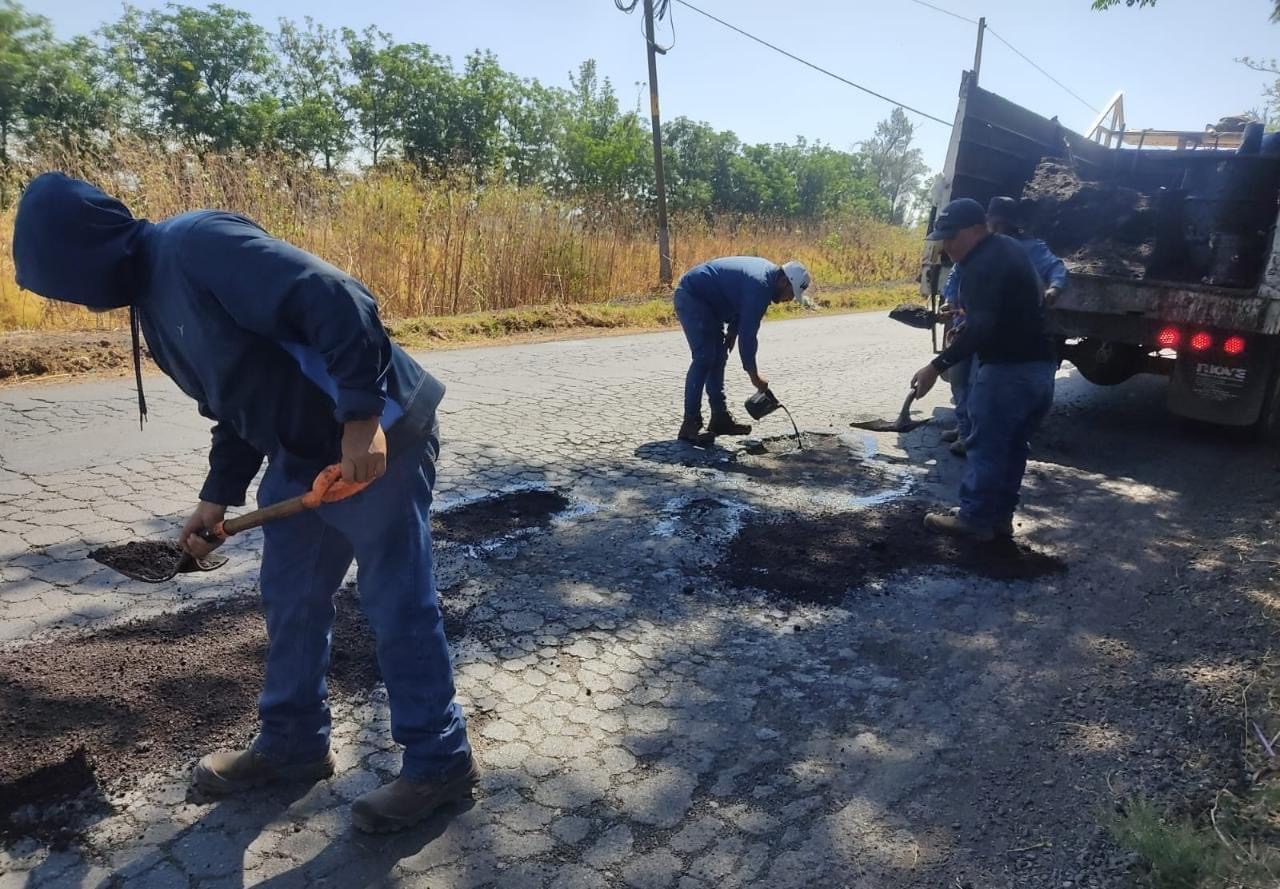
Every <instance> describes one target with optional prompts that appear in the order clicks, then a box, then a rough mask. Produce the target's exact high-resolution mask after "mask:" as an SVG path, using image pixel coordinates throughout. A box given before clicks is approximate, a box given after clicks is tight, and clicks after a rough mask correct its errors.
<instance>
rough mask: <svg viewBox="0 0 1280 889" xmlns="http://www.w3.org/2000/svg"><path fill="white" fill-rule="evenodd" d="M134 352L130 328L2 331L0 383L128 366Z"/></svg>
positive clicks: (113, 369) (124, 368) (123, 368)
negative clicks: (51, 331)
mask: <svg viewBox="0 0 1280 889" xmlns="http://www.w3.org/2000/svg"><path fill="white" fill-rule="evenodd" d="M143 354H144V355H145V354H146V348H145V346H144V347H143ZM131 355H132V349H131V345H130V339H129V333H128V331H122V330H91V331H78V332H71V333H46V332H40V333H0V383H10V382H15V381H17V380H26V379H36V378H39V377H50V376H59V375H66V374H93V373H102V372H104V371H115V370H127V369H128V368H130V367H132V365H133V359H132V357H131Z"/></svg>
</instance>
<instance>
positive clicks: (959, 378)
mask: <svg viewBox="0 0 1280 889" xmlns="http://www.w3.org/2000/svg"><path fill="white" fill-rule="evenodd" d="M987 228H988V229H990V230H991V232H992V233H993V234H997V235H1007V236H1008V237H1011V238H1013V239H1014V240H1015V241H1017V242H1018V245H1019V246H1020V247H1022V249H1023V250H1025V251H1026V253H1027V258H1028V259H1030V260H1031V264H1032V265H1033V266H1035V269H1036V273H1037V274H1038V275H1039V276H1040V283H1041V285H1042V286H1043V287H1044V299H1045V303H1046V304H1047V305H1050V306H1052V305H1053V304H1054V302H1055V301H1057V299H1058V296H1059V295H1060V294H1061V293H1062V292H1063V291H1064V290H1066V288H1067V266H1066V264H1065V263H1063V261H1062V260H1061V259H1059V258H1058V257H1057V256H1055V255H1054V253H1053V251H1052V250H1050V249H1049V245H1048V244H1046V243H1045V242H1044V241H1042V240H1040V239H1039V238H1033V237H1030V236H1029V235H1027V234H1026V233H1025V232H1024V231H1023V230H1022V225H1021V222H1020V220H1019V216H1018V202H1017V200H1016V199H1014V198H1011V197H1006V196H1004V195H1000V196H997V197H994V198H992V199H991V201H990V202H989V203H988V204H987ZM961 274H962V266H961V264H960V263H958V262H957V263H955V264H954V265H953V266H952V268H951V274H950V275H949V276H948V277H947V283H946V284H945V285H944V286H943V288H942V299H943V303H944V304H945V305H946V306H947V308H948V310H949V314H950V315H951V317H952V327H951V330H952V331H955V330H956V329H957V328H958V327H959V325H960V324H962V323H963V321H964V305H963V304H962V303H961V302H960V278H961ZM972 369H973V358H969V359H967V360H964V361H961V362H959V363H958V364H955V365H953V366H952V367H951V369H950V370H948V371H947V382H948V383H950V384H951V400H952V403H953V404H954V405H955V412H956V426H955V428H954V429H949V430H947V431H946V432H944V433H943V434H942V440H943V441H944V442H949V443H950V445H951V453H953V454H955V455H956V456H958V457H963V456H965V455H966V453H967V451H968V441H969V434H970V432H971V431H972V425H971V424H970V421H969V382H970V376H971V374H972Z"/></svg>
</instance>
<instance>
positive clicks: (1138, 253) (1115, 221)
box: [1022, 158, 1155, 278]
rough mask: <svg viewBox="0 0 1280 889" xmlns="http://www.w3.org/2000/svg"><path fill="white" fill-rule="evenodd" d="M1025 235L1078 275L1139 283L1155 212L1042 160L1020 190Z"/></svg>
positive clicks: (1121, 190)
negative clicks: (1044, 245)
mask: <svg viewBox="0 0 1280 889" xmlns="http://www.w3.org/2000/svg"><path fill="white" fill-rule="evenodd" d="M1022 214H1023V219H1024V220H1025V221H1026V226H1027V231H1028V232H1029V233H1030V234H1032V235H1034V236H1035V237H1037V238H1042V239H1044V241H1045V242H1046V243H1048V245H1049V247H1050V249H1052V250H1053V252H1054V253H1056V254H1058V255H1059V256H1061V257H1062V258H1063V260H1064V261H1065V262H1066V264H1067V267H1068V268H1069V269H1070V270H1071V271H1073V272H1077V273H1080V274H1087V275H1114V276H1118V277H1130V278H1141V277H1143V275H1144V272H1145V269H1146V265H1147V261H1148V260H1149V259H1150V257H1151V250H1152V246H1153V244H1154V242H1155V213H1154V211H1153V210H1152V208H1151V202H1150V200H1149V199H1148V198H1147V196H1146V195H1144V194H1142V192H1139V191H1136V190H1134V189H1132V188H1125V187H1123V186H1119V185H1110V184H1107V183H1103V182H1091V181H1088V180H1084V179H1081V178H1080V177H1079V175H1077V174H1076V172H1075V171H1074V170H1073V169H1072V168H1071V167H1070V165H1069V164H1067V163H1066V162H1064V161H1061V160H1058V159H1055V158H1045V159H1044V160H1042V161H1041V162H1040V165H1039V166H1038V167H1037V168H1036V173H1035V176H1034V177H1032V179H1031V181H1030V182H1028V183H1027V185H1026V187H1025V188H1024V189H1023V191H1022Z"/></svg>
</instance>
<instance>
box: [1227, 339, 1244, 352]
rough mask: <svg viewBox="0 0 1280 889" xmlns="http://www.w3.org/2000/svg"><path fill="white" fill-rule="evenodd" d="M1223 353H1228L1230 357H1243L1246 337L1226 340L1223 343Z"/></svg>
mask: <svg viewBox="0 0 1280 889" xmlns="http://www.w3.org/2000/svg"><path fill="white" fill-rule="evenodd" d="M1222 351H1224V352H1226V353H1227V354H1228V355H1243V354H1244V337H1242V336H1229V337H1227V338H1226V340H1224V341H1223V343H1222Z"/></svg>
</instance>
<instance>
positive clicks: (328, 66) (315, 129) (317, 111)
mask: <svg viewBox="0 0 1280 889" xmlns="http://www.w3.org/2000/svg"><path fill="white" fill-rule="evenodd" d="M276 46H277V48H278V50H279V52H280V61H281V64H280V66H279V69H278V70H279V76H278V98H279V100H280V115H279V120H278V123H277V132H278V137H279V140H280V142H281V143H282V144H284V145H285V146H286V147H288V148H289V149H291V150H293V151H295V152H297V153H298V154H301V155H303V156H304V157H308V158H315V157H320V158H321V159H322V160H323V161H324V168H325V169H326V170H332V169H333V165H334V163H336V162H337V161H339V160H341V159H342V157H343V156H344V155H345V154H346V153H347V151H349V150H350V148H351V130H352V126H351V118H350V115H349V110H348V105H347V99H346V90H345V89H344V86H345V85H344V83H343V72H344V66H343V59H342V56H341V55H340V47H339V43H338V33H337V32H336V31H333V30H331V29H329V28H326V27H325V26H324V25H319V24H316V22H314V21H313V20H312V19H311V17H310V16H308V17H307V18H306V19H305V20H304V24H303V26H302V27H298V25H297V24H296V23H294V22H291V21H286V20H283V19H282V20H281V22H280V31H279V33H278V34H277V35H276Z"/></svg>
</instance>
